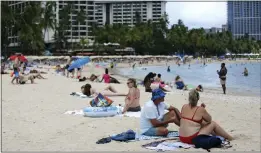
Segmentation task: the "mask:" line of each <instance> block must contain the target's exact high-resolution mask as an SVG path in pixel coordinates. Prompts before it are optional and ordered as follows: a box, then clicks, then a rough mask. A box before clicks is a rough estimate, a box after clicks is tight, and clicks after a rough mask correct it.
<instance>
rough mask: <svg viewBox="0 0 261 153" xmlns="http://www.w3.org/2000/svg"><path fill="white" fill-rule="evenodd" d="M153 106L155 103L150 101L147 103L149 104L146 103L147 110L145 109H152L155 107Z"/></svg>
mask: <svg viewBox="0 0 261 153" xmlns="http://www.w3.org/2000/svg"><path fill="white" fill-rule="evenodd" d="M153 106H155V105H154V103H153V101H151V100H149V101H147V102H146V103H145V105H144V108H145V107H146V108H151V107H153Z"/></svg>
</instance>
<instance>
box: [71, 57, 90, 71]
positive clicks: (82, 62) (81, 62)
mask: <svg viewBox="0 0 261 153" xmlns="http://www.w3.org/2000/svg"><path fill="white" fill-rule="evenodd" d="M90 61H91V59H90V58H89V57H84V58H80V59H77V60H76V61H74V62H73V63H72V64H71V65H70V67H69V68H68V70H69V71H70V70H72V69H75V68H81V67H82V66H84V65H85V64H87V63H89V62H90Z"/></svg>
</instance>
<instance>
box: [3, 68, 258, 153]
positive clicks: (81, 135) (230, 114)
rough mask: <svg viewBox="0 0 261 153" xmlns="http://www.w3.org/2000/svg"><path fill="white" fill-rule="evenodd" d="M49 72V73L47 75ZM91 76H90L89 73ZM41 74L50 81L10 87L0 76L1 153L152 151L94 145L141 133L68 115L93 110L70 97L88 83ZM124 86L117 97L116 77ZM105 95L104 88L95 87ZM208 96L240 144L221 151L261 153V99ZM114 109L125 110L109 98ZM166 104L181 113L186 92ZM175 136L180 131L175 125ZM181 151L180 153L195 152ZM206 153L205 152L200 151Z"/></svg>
mask: <svg viewBox="0 0 261 153" xmlns="http://www.w3.org/2000/svg"><path fill="white" fill-rule="evenodd" d="M86 69H87V71H89V73H84V74H83V75H84V76H90V74H91V73H95V74H100V75H102V74H103V69H91V68H86ZM46 71H47V70H46ZM90 71H91V72H90ZM47 72H48V74H43V76H45V77H47V78H48V79H47V80H39V79H37V80H36V81H35V82H36V84H31V83H29V82H28V83H27V84H25V85H12V84H11V77H10V74H5V75H2V82H1V83H2V112H1V113H2V150H3V151H149V150H146V149H144V148H142V147H141V145H143V144H147V143H149V142H152V141H155V140H146V141H145V140H144V141H138V142H129V143H124V142H115V141H112V142H111V143H108V144H103V145H102V144H96V141H98V140H99V139H101V138H104V137H107V136H109V135H112V134H118V133H121V132H125V131H127V130H129V129H132V130H134V131H135V130H136V129H138V128H139V118H131V117H109V118H89V117H82V116H73V115H67V114H64V113H65V112H66V111H68V110H77V109H78V110H79V109H82V108H84V107H87V106H89V101H90V100H91V98H87V99H83V98H79V97H74V96H71V95H70V93H72V92H79V91H80V87H81V86H82V85H84V84H86V83H87V82H78V80H77V79H72V78H66V77H64V76H60V75H57V74H55V73H54V72H53V70H52V69H51V70H49V71H47ZM113 77H115V78H117V79H119V81H120V82H122V84H112V85H113V86H114V87H115V88H116V89H117V90H118V91H119V92H123V93H127V91H128V88H127V86H126V80H127V78H126V77H121V76H117V75H113ZM91 85H92V86H93V87H95V88H96V89H100V90H102V89H103V88H105V87H106V86H107V85H106V84H104V83H91ZM139 88H140V91H141V99H140V103H141V105H143V104H144V103H145V102H147V101H148V100H149V99H150V97H151V94H150V93H145V92H144V87H142V86H139ZM221 93H222V92H221V89H220V92H219V93H213V92H208V91H207V90H206V91H205V92H204V93H201V94H200V100H199V103H202V102H204V103H205V104H206V108H207V110H208V111H209V113H210V114H211V115H212V118H213V120H215V121H217V122H218V123H219V124H220V125H221V126H222V127H224V129H226V130H227V131H229V133H231V135H232V136H234V137H236V140H234V141H231V144H232V145H233V147H232V148H229V149H227V150H222V149H212V150H218V151H228V150H233V151H260V119H261V118H260V109H261V107H260V97H258V96H256V97H253V96H247V95H244V96H242V95H223V94H221ZM111 99H113V100H114V105H118V104H122V105H123V104H124V97H111ZM165 100H166V102H168V103H169V104H171V105H173V106H175V107H177V108H178V109H181V107H182V105H183V104H185V103H188V91H177V90H174V91H173V92H172V93H169V94H168V95H167V96H166V98H165ZM170 129H171V130H178V127H177V126H175V125H171V126H170ZM195 150H196V149H194V148H190V149H188V150H185V149H178V151H195ZM197 150H201V151H205V150H202V149H197Z"/></svg>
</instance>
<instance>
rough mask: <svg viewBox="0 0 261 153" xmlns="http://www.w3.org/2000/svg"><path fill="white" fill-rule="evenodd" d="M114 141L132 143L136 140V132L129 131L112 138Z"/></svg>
mask: <svg viewBox="0 0 261 153" xmlns="http://www.w3.org/2000/svg"><path fill="white" fill-rule="evenodd" d="M111 139H112V140H114V141H124V142H126V141H130V140H134V139H135V132H134V131H133V130H128V131H127V132H123V133H121V134H117V135H115V136H112V137H111Z"/></svg>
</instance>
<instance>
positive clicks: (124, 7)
mask: <svg viewBox="0 0 261 153" xmlns="http://www.w3.org/2000/svg"><path fill="white" fill-rule="evenodd" d="M27 3H28V2H26V1H10V2H9V6H10V7H12V9H20V10H21V12H22V10H23V8H24V7H25V6H26V5H27ZM41 3H44V2H41ZM70 3H71V4H73V6H74V9H76V10H78V11H80V10H81V9H82V10H83V11H84V12H85V15H86V16H87V19H86V20H85V22H84V23H81V24H78V23H77V22H76V14H70V17H71V21H72V24H71V25H72V27H71V28H70V29H68V31H69V34H68V35H67V36H66V37H67V38H68V42H71V41H73V42H78V41H79V40H80V38H88V39H93V36H92V33H91V29H92V28H91V27H92V26H93V24H96V25H98V26H103V25H105V24H106V23H107V24H114V23H121V24H127V25H129V26H133V25H134V24H135V23H136V15H137V13H138V14H139V16H140V19H141V21H142V22H146V21H147V20H152V21H153V22H157V21H159V19H160V18H161V17H162V15H163V14H164V13H165V11H166V1H165V0H161V1H157V0H151V1H141V0H85V1H83V0H75V1H70ZM66 5H68V1H64V0H59V1H57V0H56V6H57V8H56V20H57V23H59V20H61V18H60V17H59V10H61V9H62V8H63V7H64V6H66ZM43 6H44V5H43ZM53 35H54V32H53V30H49V33H48V34H46V36H45V41H46V42H48V41H49V42H50V41H52V40H53ZM9 39H10V40H11V42H12V43H11V45H17V42H18V39H17V36H16V35H15V34H13V33H12V32H10V37H9Z"/></svg>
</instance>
